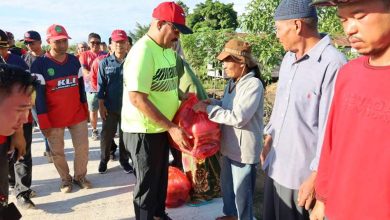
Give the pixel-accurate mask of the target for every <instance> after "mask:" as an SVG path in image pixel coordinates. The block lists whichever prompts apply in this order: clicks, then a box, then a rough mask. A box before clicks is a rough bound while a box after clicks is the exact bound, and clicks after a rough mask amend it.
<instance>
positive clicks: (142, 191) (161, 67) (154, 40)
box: [121, 2, 192, 220]
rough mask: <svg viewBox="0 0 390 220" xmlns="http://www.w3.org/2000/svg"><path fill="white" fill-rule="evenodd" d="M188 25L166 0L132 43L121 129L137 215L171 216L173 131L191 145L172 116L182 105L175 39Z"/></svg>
mask: <svg viewBox="0 0 390 220" xmlns="http://www.w3.org/2000/svg"><path fill="white" fill-rule="evenodd" d="M180 33H183V34H189V33H192V31H191V30H190V29H189V28H188V27H186V26H185V15H184V12H183V9H182V8H181V7H180V6H179V5H177V4H175V3H174V2H163V3H161V4H160V5H158V6H157V8H155V9H154V11H153V20H152V23H151V25H150V28H149V31H148V33H147V34H146V35H145V36H143V37H142V38H141V39H140V40H138V41H137V43H136V44H134V46H133V47H132V48H131V50H130V52H129V54H128V56H127V57H126V61H125V64H124V70H123V81H124V88H123V105H122V125H121V127H122V130H123V139H124V143H125V147H126V149H127V150H128V151H129V152H130V154H131V159H132V160H133V164H134V167H135V172H136V174H137V175H136V176H137V183H136V185H135V187H134V192H133V194H134V196H133V197H134V199H133V203H134V210H135V216H136V219H137V220H139V219H142V220H143V219H145V220H150V219H153V218H154V219H170V218H169V217H168V216H167V215H166V213H165V199H166V192H167V182H168V156H169V143H168V135H170V136H171V137H172V139H173V140H174V141H175V142H176V143H177V144H178V145H179V146H181V147H188V146H189V143H188V137H187V135H186V134H185V132H184V131H183V130H182V129H181V128H180V127H178V126H177V125H175V124H174V123H173V122H171V120H172V118H173V116H174V115H175V113H176V111H177V109H178V108H179V97H178V88H177V87H178V75H177V72H176V57H175V52H174V51H173V50H172V49H171V47H172V45H173V44H174V43H175V42H176V41H177V40H178V39H179V35H180Z"/></svg>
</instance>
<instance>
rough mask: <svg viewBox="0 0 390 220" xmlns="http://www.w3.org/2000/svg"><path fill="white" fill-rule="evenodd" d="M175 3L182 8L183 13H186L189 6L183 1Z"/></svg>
mask: <svg viewBox="0 0 390 220" xmlns="http://www.w3.org/2000/svg"><path fill="white" fill-rule="evenodd" d="M176 4H178V5H180V6H181V7H182V8H183V10H184V13H185V14H186V15H188V13H189V12H190V8H189V7H188V6H187V5H186V4H185V3H184V2H183V1H180V0H179V1H176Z"/></svg>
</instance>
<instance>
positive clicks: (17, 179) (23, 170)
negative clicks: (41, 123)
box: [8, 123, 32, 196]
mask: <svg viewBox="0 0 390 220" xmlns="http://www.w3.org/2000/svg"><path fill="white" fill-rule="evenodd" d="M23 132H24V139H25V140H26V154H25V155H24V156H23V158H24V159H23V160H19V161H18V160H16V158H12V159H11V160H10V161H9V174H8V175H9V184H10V185H11V186H13V187H15V195H16V196H18V195H20V194H22V193H30V187H31V173H32V158H31V142H32V123H27V124H24V125H23ZM14 156H15V157H16V156H17V153H16V152H15V154H14Z"/></svg>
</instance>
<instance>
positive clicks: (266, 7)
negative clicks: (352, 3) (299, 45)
mask: <svg viewBox="0 0 390 220" xmlns="http://www.w3.org/2000/svg"><path fill="white" fill-rule="evenodd" d="M278 4H279V0H252V1H250V2H249V3H248V5H247V6H246V12H245V13H244V14H243V15H242V16H241V17H240V19H239V20H240V27H241V28H242V29H243V30H244V31H246V32H249V33H267V34H273V33H275V30H274V18H273V15H274V11H275V9H276V8H277V6H278ZM317 12H318V19H319V24H318V29H319V31H320V32H326V33H329V34H330V35H332V36H337V35H340V34H342V33H343V28H342V26H341V24H340V22H339V19H338V17H337V16H336V7H318V8H317Z"/></svg>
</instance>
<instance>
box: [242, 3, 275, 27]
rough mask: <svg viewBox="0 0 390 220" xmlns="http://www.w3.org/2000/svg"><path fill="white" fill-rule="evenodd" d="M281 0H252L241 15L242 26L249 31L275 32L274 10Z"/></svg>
mask: <svg viewBox="0 0 390 220" xmlns="http://www.w3.org/2000/svg"><path fill="white" fill-rule="evenodd" d="M278 4H279V0H252V1H250V2H249V3H248V5H247V6H246V8H245V9H246V10H245V11H246V12H245V13H244V14H242V15H241V17H240V26H241V28H242V29H243V30H244V31H246V32H249V33H256V34H257V33H266V34H274V33H275V31H274V24H273V22H274V17H273V15H274V11H275V8H276V7H277V6H278Z"/></svg>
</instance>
